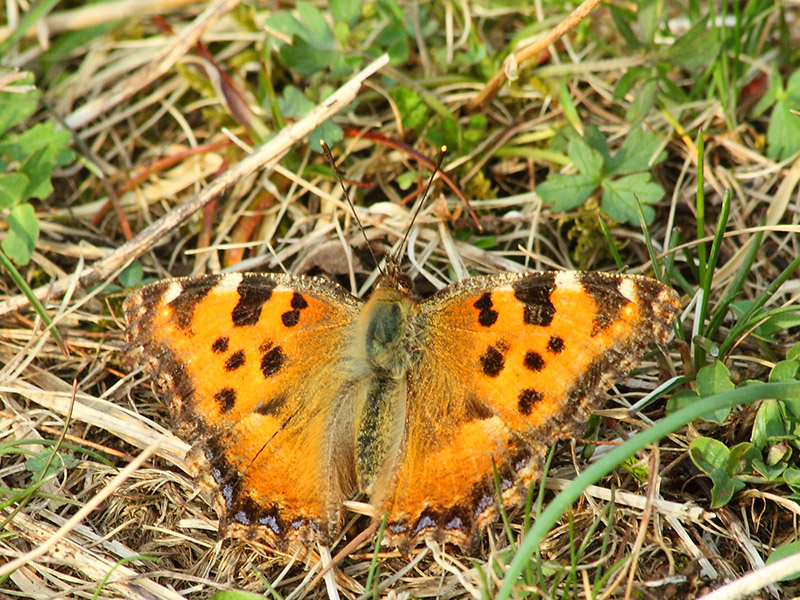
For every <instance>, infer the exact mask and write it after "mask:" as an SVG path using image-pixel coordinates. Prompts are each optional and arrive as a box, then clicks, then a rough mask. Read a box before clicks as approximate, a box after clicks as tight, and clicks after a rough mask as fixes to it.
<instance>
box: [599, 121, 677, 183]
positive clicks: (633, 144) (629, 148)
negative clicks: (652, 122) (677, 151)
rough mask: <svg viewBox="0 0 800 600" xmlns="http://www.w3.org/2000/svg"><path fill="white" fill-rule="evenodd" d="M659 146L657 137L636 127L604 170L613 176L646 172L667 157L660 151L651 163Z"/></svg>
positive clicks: (659, 141) (659, 142)
mask: <svg viewBox="0 0 800 600" xmlns="http://www.w3.org/2000/svg"><path fill="white" fill-rule="evenodd" d="M659 146H661V140H660V139H659V138H658V136H656V135H655V134H654V133H652V132H651V131H650V130H649V129H648V130H642V129H640V128H638V127H636V128H634V129H633V130H631V131H630V133H629V134H628V137H627V138H626V139H625V143H623V144H622V148H620V149H619V151H618V152H617V153H616V154H615V155H614V158H612V159H611V160H610V161H609V162H608V164H607V165H606V169H607V170H608V172H609V173H613V174H615V175H622V174H625V173H633V172H635V171H648V170H649V169H650V167H651V166H652V165H654V164H656V163H659V162H661V161H663V160H664V159H665V158H666V157H667V153H666V152H664V151H663V150H662V151H661V152H660V153H659V154H658V156H656V157H655V160H653V161H652V163H651V159H652V158H653V155H654V154H655V152H656V150H658V147H659Z"/></svg>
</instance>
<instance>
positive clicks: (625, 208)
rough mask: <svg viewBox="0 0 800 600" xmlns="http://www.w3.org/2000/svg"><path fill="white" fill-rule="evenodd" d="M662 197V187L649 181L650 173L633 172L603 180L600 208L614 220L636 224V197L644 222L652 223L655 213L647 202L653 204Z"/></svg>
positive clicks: (637, 220) (637, 219)
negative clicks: (640, 206)
mask: <svg viewBox="0 0 800 600" xmlns="http://www.w3.org/2000/svg"><path fill="white" fill-rule="evenodd" d="M663 197H664V190H663V188H662V187H661V186H660V185H658V184H657V183H655V182H653V181H650V173H634V174H632V175H625V176H624V177H620V178H618V179H609V180H605V181H604V182H603V201H602V208H603V212H604V213H605V214H607V215H608V216H609V217H611V218H612V219H614V220H615V221H620V222H622V221H625V222H627V223H630V224H631V225H638V224H639V213H638V211H637V210H636V200H637V198H638V200H639V203H640V204H641V205H642V212H643V213H644V219H645V222H646V223H652V222H653V219H654V218H655V216H656V213H655V211H654V210H653V209H652V207H650V206H648V204H654V203H655V202H658V201H659V200H661V198H663Z"/></svg>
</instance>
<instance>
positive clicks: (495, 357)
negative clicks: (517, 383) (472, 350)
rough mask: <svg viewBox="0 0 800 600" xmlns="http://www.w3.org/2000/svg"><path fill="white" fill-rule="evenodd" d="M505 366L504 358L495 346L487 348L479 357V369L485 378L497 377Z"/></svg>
mask: <svg viewBox="0 0 800 600" xmlns="http://www.w3.org/2000/svg"><path fill="white" fill-rule="evenodd" d="M505 366H506V358H505V356H504V355H503V353H502V352H501V351H500V350H499V349H498V348H496V347H495V346H489V347H488V348H487V349H486V353H485V354H484V355H483V356H481V369H482V370H483V374H484V375H486V376H487V377H497V376H498V375H500V373H501V372H502V371H503V369H504V368H505Z"/></svg>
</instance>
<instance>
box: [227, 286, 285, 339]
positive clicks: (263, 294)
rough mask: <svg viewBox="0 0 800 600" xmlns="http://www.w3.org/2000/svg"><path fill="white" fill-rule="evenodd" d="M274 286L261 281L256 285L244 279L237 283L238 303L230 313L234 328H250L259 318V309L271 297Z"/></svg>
mask: <svg viewBox="0 0 800 600" xmlns="http://www.w3.org/2000/svg"><path fill="white" fill-rule="evenodd" d="M273 287H274V286H272V285H268V284H265V283H264V281H263V280H261V282H260V283H258V284H256V283H254V282H253V281H251V280H250V278H245V279H243V280H242V281H241V283H239V288H238V290H237V291H238V292H239V303H238V304H237V305H236V307H235V308H234V309H233V312H232V313H231V319H232V320H233V325H234V326H235V327H246V326H252V325H255V324H256V323H258V320H259V319H260V318H261V308H262V307H263V306H264V304H266V303H267V302H268V301H269V299H270V298H271V297H272V288H273Z"/></svg>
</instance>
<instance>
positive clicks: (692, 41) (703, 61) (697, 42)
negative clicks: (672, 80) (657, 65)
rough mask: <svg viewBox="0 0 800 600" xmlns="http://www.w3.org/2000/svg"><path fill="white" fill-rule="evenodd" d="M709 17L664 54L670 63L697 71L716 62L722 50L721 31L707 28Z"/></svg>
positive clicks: (698, 23) (694, 26) (703, 19)
mask: <svg viewBox="0 0 800 600" xmlns="http://www.w3.org/2000/svg"><path fill="white" fill-rule="evenodd" d="M707 24H708V16H706V17H704V18H702V19H700V20H698V21H697V23H695V24H694V25H692V27H691V28H690V29H689V31H687V32H686V33H685V34H683V35H682V36H681V37H680V38H678V40H677V41H676V42H675V43H674V44H672V46H671V47H670V48H669V49H668V50H667V51H666V52H664V54H663V58H664V60H666V61H667V62H668V63H671V64H675V65H678V66H679V67H683V68H684V69H687V70H689V71H697V70H700V69H703V68H705V67H706V66H707V65H710V64H711V63H712V62H714V61H715V60H716V58H717V56H718V55H719V51H720V49H721V48H722V41H721V40H720V37H719V29H717V28H716V27H711V28H707V27H706V26H707Z"/></svg>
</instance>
